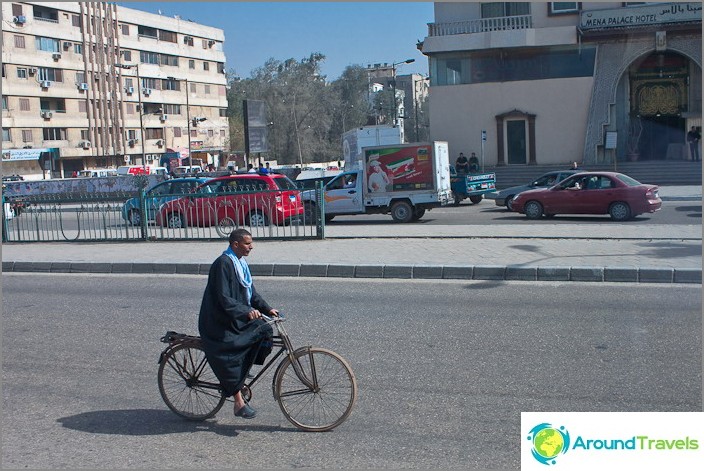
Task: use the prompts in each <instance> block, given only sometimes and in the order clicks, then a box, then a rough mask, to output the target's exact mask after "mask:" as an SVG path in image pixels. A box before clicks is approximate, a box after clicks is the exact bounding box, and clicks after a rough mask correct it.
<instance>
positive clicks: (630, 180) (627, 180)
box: [616, 173, 641, 186]
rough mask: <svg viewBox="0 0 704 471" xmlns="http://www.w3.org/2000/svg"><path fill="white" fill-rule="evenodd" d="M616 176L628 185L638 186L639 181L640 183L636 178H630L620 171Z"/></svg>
mask: <svg viewBox="0 0 704 471" xmlns="http://www.w3.org/2000/svg"><path fill="white" fill-rule="evenodd" d="M616 178H618V179H619V180H621V181H622V182H623V183H625V184H626V185H628V186H638V185H640V184H641V183H640V182H639V181H638V180H636V179H635V178H631V177H629V176H628V175H624V174H622V173H620V174H618V175H616Z"/></svg>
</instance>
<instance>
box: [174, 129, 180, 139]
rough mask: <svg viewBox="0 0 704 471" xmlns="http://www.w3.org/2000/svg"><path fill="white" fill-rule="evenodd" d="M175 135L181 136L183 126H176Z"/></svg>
mask: <svg viewBox="0 0 704 471" xmlns="http://www.w3.org/2000/svg"><path fill="white" fill-rule="evenodd" d="M174 137H181V128H174Z"/></svg>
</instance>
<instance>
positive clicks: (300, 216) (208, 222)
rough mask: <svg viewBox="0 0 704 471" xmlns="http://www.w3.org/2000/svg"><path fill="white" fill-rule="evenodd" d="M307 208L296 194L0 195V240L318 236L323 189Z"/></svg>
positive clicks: (322, 220)
mask: <svg viewBox="0 0 704 471" xmlns="http://www.w3.org/2000/svg"><path fill="white" fill-rule="evenodd" d="M314 191H315V193H316V201H317V202H318V204H317V205H314V206H312V207H311V208H312V209H309V210H306V209H305V208H304V202H303V201H302V200H301V197H300V192H298V191H282V190H256V191H251V190H248V189H246V188H245V189H243V190H242V191H237V192H232V193H188V194H174V195H168V196H163V197H160V196H150V195H147V194H146V193H145V192H144V191H141V192H139V193H109V194H91V195H43V196H20V197H18V196H13V197H7V196H5V195H3V201H2V203H3V204H2V221H3V225H2V240H3V242H56V241H80V242H85V241H91V242H100V241H146V240H149V241H161V240H192V239H199V240H203V239H205V240H208V239H222V238H227V237H228V236H229V234H230V232H231V231H232V230H233V229H236V228H240V227H243V228H245V229H247V230H249V231H250V232H251V233H252V235H253V236H254V237H255V238H256V239H279V240H281V239H322V238H324V223H325V218H324V217H322V215H321V208H323V204H324V202H323V197H322V187H321V188H318V189H316V190H314Z"/></svg>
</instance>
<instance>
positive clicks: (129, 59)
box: [122, 50, 132, 62]
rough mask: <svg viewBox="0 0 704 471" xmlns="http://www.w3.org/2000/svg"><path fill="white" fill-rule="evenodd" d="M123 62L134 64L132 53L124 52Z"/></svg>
mask: <svg viewBox="0 0 704 471" xmlns="http://www.w3.org/2000/svg"><path fill="white" fill-rule="evenodd" d="M122 60H124V61H125V62H132V51H125V50H122Z"/></svg>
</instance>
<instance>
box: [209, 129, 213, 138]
mask: <svg viewBox="0 0 704 471" xmlns="http://www.w3.org/2000/svg"><path fill="white" fill-rule="evenodd" d="M208 137H213V130H212V129H208Z"/></svg>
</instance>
